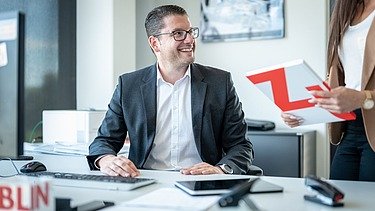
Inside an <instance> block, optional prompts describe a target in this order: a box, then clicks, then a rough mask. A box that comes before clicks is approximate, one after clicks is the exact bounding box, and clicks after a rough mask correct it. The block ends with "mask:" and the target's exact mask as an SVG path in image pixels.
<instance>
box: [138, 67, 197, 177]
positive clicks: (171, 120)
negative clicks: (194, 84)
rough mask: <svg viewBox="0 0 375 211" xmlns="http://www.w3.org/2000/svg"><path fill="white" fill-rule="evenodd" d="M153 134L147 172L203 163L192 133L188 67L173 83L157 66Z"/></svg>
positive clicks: (145, 166)
mask: <svg viewBox="0 0 375 211" xmlns="http://www.w3.org/2000/svg"><path fill="white" fill-rule="evenodd" d="M156 86H157V93H156V96H157V112H156V131H155V132H156V134H155V139H154V143H153V145H152V149H151V152H150V155H149V157H148V158H147V160H146V163H145V164H144V168H146V169H159V170H180V169H181V168H184V167H190V166H192V165H194V164H197V163H200V162H202V160H201V158H200V155H199V153H198V150H197V147H196V144H195V141H194V134H193V126H192V117H191V73H190V67H189V68H188V70H187V71H186V73H185V75H184V76H183V77H182V78H181V79H179V80H178V81H176V83H175V84H171V83H168V82H166V81H165V80H164V79H163V77H162V75H161V73H160V70H159V67H158V66H157V81H156Z"/></svg>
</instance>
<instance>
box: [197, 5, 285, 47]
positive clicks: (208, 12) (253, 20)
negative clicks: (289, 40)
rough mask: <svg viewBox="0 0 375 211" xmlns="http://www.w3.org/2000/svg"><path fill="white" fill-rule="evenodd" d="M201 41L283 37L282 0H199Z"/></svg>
mask: <svg viewBox="0 0 375 211" xmlns="http://www.w3.org/2000/svg"><path fill="white" fill-rule="evenodd" d="M200 29H201V30H200V33H201V37H202V42H220V41H240V40H260V39H275V38H283V37H284V0H201V27H200Z"/></svg>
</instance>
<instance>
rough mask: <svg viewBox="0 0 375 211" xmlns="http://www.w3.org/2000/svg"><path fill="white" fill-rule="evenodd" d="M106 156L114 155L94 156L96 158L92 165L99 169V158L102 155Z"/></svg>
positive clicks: (100, 158)
mask: <svg viewBox="0 0 375 211" xmlns="http://www.w3.org/2000/svg"><path fill="white" fill-rule="evenodd" d="M108 156H114V155H109V154H107V155H101V156H99V157H98V158H96V160H95V161H94V166H95V167H96V168H97V169H100V160H102V158H104V157H108Z"/></svg>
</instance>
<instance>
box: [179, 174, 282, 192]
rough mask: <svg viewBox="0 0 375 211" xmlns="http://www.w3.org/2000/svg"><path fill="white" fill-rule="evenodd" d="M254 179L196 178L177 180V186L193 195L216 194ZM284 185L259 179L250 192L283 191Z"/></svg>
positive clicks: (228, 190) (229, 190)
mask: <svg viewBox="0 0 375 211" xmlns="http://www.w3.org/2000/svg"><path fill="white" fill-rule="evenodd" d="M252 180H254V179H249V178H247V179H220V180H219V179H218V180H196V181H177V182H175V186H176V187H178V188H180V189H182V190H183V191H185V192H187V193H188V194H190V195H192V196H203V195H216V194H225V193H229V192H231V188H233V187H235V186H236V185H238V184H246V183H248V182H250V181H252ZM282 191H283V187H281V186H278V185H275V184H273V183H270V182H267V181H264V180H262V179H258V182H257V183H255V184H254V185H253V186H252V187H251V188H250V189H249V190H248V193H273V192H282Z"/></svg>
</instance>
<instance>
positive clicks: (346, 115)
mask: <svg viewBox="0 0 375 211" xmlns="http://www.w3.org/2000/svg"><path fill="white" fill-rule="evenodd" d="M323 84H324V85H325V86H326V87H327V88H328V90H331V88H330V87H329V86H328V85H327V84H326V83H323ZM306 89H307V90H309V91H311V90H317V91H321V90H323V89H322V88H321V87H320V86H318V85H315V86H309V87H306ZM314 97H316V98H318V97H317V96H314ZM330 113H331V114H332V115H334V116H335V117H337V118H340V119H344V120H354V119H355V118H356V115H355V113H353V112H348V113H341V114H338V113H334V112H330Z"/></svg>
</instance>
